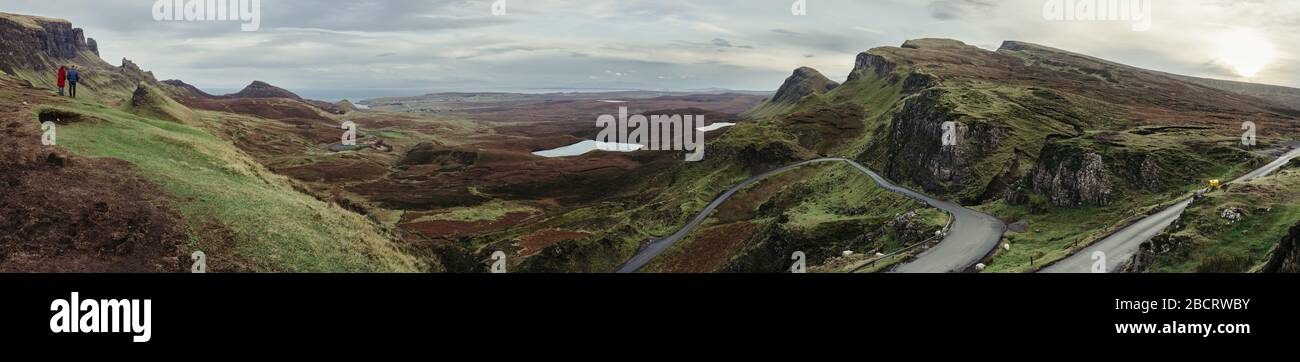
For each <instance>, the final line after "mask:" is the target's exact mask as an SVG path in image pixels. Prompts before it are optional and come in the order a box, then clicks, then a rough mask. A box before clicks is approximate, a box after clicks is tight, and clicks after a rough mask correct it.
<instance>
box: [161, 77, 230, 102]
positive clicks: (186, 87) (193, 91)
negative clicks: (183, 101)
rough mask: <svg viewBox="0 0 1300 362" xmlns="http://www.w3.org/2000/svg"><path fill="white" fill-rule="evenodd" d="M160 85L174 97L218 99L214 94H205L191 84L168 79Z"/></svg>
mask: <svg viewBox="0 0 1300 362" xmlns="http://www.w3.org/2000/svg"><path fill="white" fill-rule="evenodd" d="M160 83H162V88H163V89H166V90H167V92H168V93H171V94H172V96H177V97H187V98H216V97H217V96H214V95H212V94H208V92H204V91H203V90H202V89H199V88H198V87H195V86H193V85H190V84H189V83H185V82H183V81H180V80H177V79H168V80H164V81H162V82H160Z"/></svg>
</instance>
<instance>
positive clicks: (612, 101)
mask: <svg viewBox="0 0 1300 362" xmlns="http://www.w3.org/2000/svg"><path fill="white" fill-rule="evenodd" d="M597 102H605V103H627V101H615V100H599V101H597Z"/></svg>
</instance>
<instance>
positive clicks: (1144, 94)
mask: <svg viewBox="0 0 1300 362" xmlns="http://www.w3.org/2000/svg"><path fill="white" fill-rule="evenodd" d="M787 83H788V82H787ZM852 107H857V108H859V109H858V110H856V111H855V110H853V109H852ZM832 109H833V110H835V111H834V112H827V111H828V110H832ZM1277 109H1278V108H1277V107H1276V106H1275V105H1273V104H1270V103H1268V102H1267V101H1265V100H1261V99H1259V98H1255V97H1251V96H1246V95H1241V94H1235V93H1230V92H1225V91H1223V90H1220V89H1215V88H1211V87H1206V86H1203V85H1200V84H1196V83H1190V82H1186V81H1183V80H1180V79H1176V78H1173V77H1170V76H1167V75H1164V74H1163V73H1158V72H1153V71H1148V70H1143V69H1139V68H1134V67H1129V66H1125V65H1122V64H1118V63H1114V62H1110V61H1105V60H1101V59H1097V58H1093V57H1088V56H1084V55H1079V54H1075V53H1070V52H1067V51H1063V50H1059V49H1054V48H1050V47H1045V46H1040V45H1035V44H1030V43H1023V42H1014V41H1009V42H1006V43H1004V45H1003V46H1002V48H1000V49H999V50H997V51H989V50H984V49H980V48H978V47H975V46H971V45H967V44H965V43H962V42H960V41H956V40H948V39H917V40H909V41H907V42H905V43H904V44H902V46H900V47H880V48H875V49H872V50H870V51H867V52H864V53H862V54H859V55H858V57H857V59H856V61H855V62H854V69H853V70H852V72H851V73H850V75H849V78H848V80H847V81H846V82H845V83H844V84H842V85H839V86H837V87H835V88H834V89H832V90H831V91H829V92H826V93H825V94H824V95H821V96H819V97H815V98H814V97H808V98H805V99H804V100H803V101H802V102H800V103H798V105H797V106H794V107H790V108H788V109H784V110H782V112H781V113H779V114H776V115H770V116H767V117H766V118H764V119H765V120H766V121H765V122H767V123H769V124H771V125H772V128H773V129H774V130H775V131H776V132H778V133H783V134H794V133H796V132H795V131H794V130H795V129H796V127H797V122H791V120H792V119H799V118H807V117H806V115H808V114H810V113H815V112H820V113H823V114H833V115H835V116H834V117H837V118H838V119H841V120H845V121H846V122H847V121H850V120H851V121H852V122H857V123H860V124H861V125H860V126H859V127H855V128H856V129H860V130H861V131H860V132H857V131H854V132H848V133H849V134H852V136H849V137H848V138H850V139H849V140H847V141H846V142H842V143H837V144H836V145H835V146H832V147H822V146H820V145H815V144H808V143H807V142H798V143H799V144H800V146H801V147H802V148H804V149H808V150H810V151H813V152H815V153H828V152H829V153H840V154H846V155H848V156H851V157H854V158H856V159H858V160H859V161H862V162H864V163H866V164H869V165H871V166H872V167H873V168H877V169H879V170H881V171H883V173H885V174H886V176H887V177H889V178H891V179H894V180H897V181H901V182H904V183H908V184H912V185H916V186H917V187H918V188H920V189H922V190H924V191H926V192H928V193H932V194H936V195H941V196H943V197H945V198H951V199H955V200H959V201H961V202H963V203H968V204H980V203H985V202H988V201H995V200H1003V199H1006V200H1011V201H1021V200H1023V199H1025V196H1026V195H1025V194H1024V191H1025V190H1029V191H1030V192H1033V193H1036V194H1041V195H1043V196H1044V197H1046V198H1048V199H1051V200H1053V201H1052V203H1053V204H1056V205H1058V206H1067V207H1073V206H1082V205H1104V204H1106V200H1107V199H1108V198H1111V197H1114V195H1113V193H1114V192H1116V191H1125V192H1127V190H1130V189H1131V190H1135V191H1136V192H1146V193H1155V192H1163V191H1166V190H1168V188H1169V187H1172V186H1174V185H1183V184H1185V183H1186V182H1189V181H1192V182H1194V180H1197V179H1199V178H1203V177H1207V176H1210V175H1208V173H1210V172H1212V171H1216V170H1218V169H1217V168H1216V165H1223V164H1233V163H1241V162H1247V163H1250V162H1255V161H1254V160H1252V159H1250V157H1247V156H1243V155H1242V154H1241V153H1240V152H1232V150H1230V149H1228V148H1230V146H1231V145H1232V144H1231V142H1230V139H1229V138H1227V137H1231V136H1234V134H1233V133H1234V132H1238V131H1236V130H1237V129H1238V128H1240V127H1239V126H1240V123H1241V122H1242V120H1247V119H1248V120H1252V121H1254V122H1256V123H1257V124H1267V126H1261V127H1268V128H1269V129H1271V130H1275V131H1277V132H1278V134H1296V133H1300V128H1297V124H1296V122H1293V120H1294V118H1293V117H1292V116H1291V115H1289V114H1287V113H1286V112H1279V111H1277ZM945 124H948V125H951V126H952V128H951V132H950V133H951V136H953V137H952V138H950V139H951V140H953V141H955V142H954V143H953V144H951V145H945V144H944V136H945V128H944V127H945ZM841 126H842V125H841ZM1115 134H1122V136H1118V137H1113V135H1115ZM1195 134H1200V135H1201V136H1193V137H1188V136H1190V135H1195ZM789 137H790V138H794V139H796V140H806V139H807V138H806V137H794V136H793V135H792V136H789ZM1265 142H1273V141H1271V140H1268V141H1265ZM1098 149H1102V150H1107V152H1104V153H1102V152H1096V151H1097V150H1098ZM1179 152H1185V153H1191V156H1188V157H1183V156H1180V155H1178V153H1179ZM1044 153H1048V156H1049V157H1048V158H1046V159H1040V155H1041V154H1044ZM1017 185H1021V187H1017Z"/></svg>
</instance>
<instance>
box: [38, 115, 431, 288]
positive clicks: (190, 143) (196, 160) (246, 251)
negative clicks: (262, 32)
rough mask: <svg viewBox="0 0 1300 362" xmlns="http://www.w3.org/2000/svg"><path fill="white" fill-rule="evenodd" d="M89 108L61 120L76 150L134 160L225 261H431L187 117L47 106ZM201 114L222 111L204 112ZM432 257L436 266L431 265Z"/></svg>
mask: <svg viewBox="0 0 1300 362" xmlns="http://www.w3.org/2000/svg"><path fill="white" fill-rule="evenodd" d="M50 109H57V110H60V111H65V112H74V113H79V114H83V115H86V116H87V117H84V118H85V119H92V118H93V119H94V121H88V122H81V123H76V124H72V125H67V126H63V127H60V128H59V144H60V146H63V147H66V148H67V149H69V150H71V151H73V152H76V153H78V154H81V155H85V156H90V157H111V158H116V159H121V160H125V161H127V162H130V163H132V164H134V165H136V166H137V168H138V169H139V170H140V172H141V173H142V174H143V175H144V176H145V177H146V178H147V179H150V180H151V181H154V182H155V183H157V184H159V185H161V186H162V188H163V189H164V190H165V191H166V192H167V193H168V194H169V196H170V197H169V199H170V200H171V202H172V203H173V204H174V207H175V208H176V209H177V210H179V211H180V212H181V213H182V214H183V215H184V216H185V218H186V220H187V223H188V226H189V227H190V235H191V237H190V238H191V241H190V245H188V247H189V248H191V249H192V250H202V251H204V252H205V253H207V255H208V258H209V266H210V267H211V268H213V269H214V270H218V271H221V270H226V271H276V272H415V271H424V270H428V269H430V268H431V266H430V265H426V263H423V262H421V261H419V260H417V259H416V258H415V257H413V256H411V255H409V254H407V253H406V252H404V251H403V250H402V247H401V246H400V245H399V244H398V243H397V242H396V241H395V240H394V238H393V237H392V236H390V235H388V234H387V233H386V232H385V231H384V230H382V229H381V228H379V227H378V226H376V225H375V224H374V223H373V222H371V221H369V220H367V219H366V218H364V217H362V216H360V215H357V214H353V213H350V212H347V211H345V210H343V209H341V208H339V207H337V206H334V205H332V204H327V203H325V202H322V201H319V200H316V199H314V198H312V197H310V196H307V195H306V194H303V193H301V192H299V191H297V190H296V189H295V186H294V184H293V182H292V181H290V180H289V179H287V178H286V177H283V176H279V175H276V174H273V173H271V172H270V171H268V170H266V169H265V168H264V167H262V166H261V165H259V164H258V163H257V162H255V161H253V160H252V159H251V158H249V157H248V156H247V155H246V154H244V153H243V152H241V151H239V150H238V149H236V148H235V147H234V146H232V145H231V144H230V143H229V142H227V141H224V140H222V139H219V138H217V137H214V136H212V135H211V134H209V133H208V132H207V131H205V130H203V129H200V128H194V127H192V126H188V125H183V124H178V123H176V122H171V121H163V120H158V119H154V118H148V117H144V116H140V115H136V114H132V113H130V112H127V111H124V110H122V109H118V108H112V107H108V106H104V105H102V104H98V103H89V102H75V103H70V104H69V105H67V106H59V107H46V108H43V109H41V110H40V111H46V110H50ZM200 116H201V118H203V120H204V121H215V119H216V118H219V115H218V114H214V113H211V112H201V113H200ZM432 267H435V268H436V266H432Z"/></svg>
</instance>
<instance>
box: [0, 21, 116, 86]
mask: <svg viewBox="0 0 1300 362" xmlns="http://www.w3.org/2000/svg"><path fill="white" fill-rule="evenodd" d="M0 51H3V52H4V53H6V54H5V56H3V57H0V70H4V72H6V73H9V74H16V73H17V72H18V71H20V70H34V71H47V70H53V69H55V68H50V66H51V60H67V61H83V62H85V61H89V60H91V58H94V59H98V57H99V53H98V45H95V43H94V40H93V39H92V40H91V41H90V42H87V40H86V37H85V34H83V33H82V30H81V29H80V28H74V27H72V23H71V22H68V21H67V20H63V19H51V18H44V17H39V16H28V15H18V14H9V13H0Z"/></svg>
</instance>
